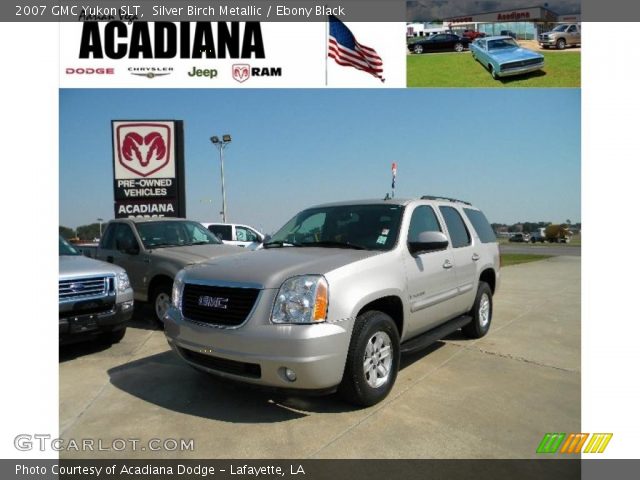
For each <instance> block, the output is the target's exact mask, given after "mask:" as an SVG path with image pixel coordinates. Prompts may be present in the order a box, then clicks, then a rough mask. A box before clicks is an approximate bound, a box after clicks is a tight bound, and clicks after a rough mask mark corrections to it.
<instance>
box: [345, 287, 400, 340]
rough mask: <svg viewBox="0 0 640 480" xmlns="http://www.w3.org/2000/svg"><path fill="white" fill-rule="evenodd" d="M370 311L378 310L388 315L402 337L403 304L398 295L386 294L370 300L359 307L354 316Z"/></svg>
mask: <svg viewBox="0 0 640 480" xmlns="http://www.w3.org/2000/svg"><path fill="white" fill-rule="evenodd" d="M370 311H378V312H382V313H386V314H387V315H389V317H391V319H392V320H393V322H394V323H395V324H396V327H397V328H398V334H399V336H400V338H402V333H403V331H404V304H403V303H402V299H401V298H400V297H399V296H397V295H386V296H382V297H379V298H377V299H374V300H370V301H369V302H368V303H366V304H364V305H362V306H361V307H359V309H358V311H357V313H356V318H357V317H358V316H360V315H362V314H364V313H366V312H370Z"/></svg>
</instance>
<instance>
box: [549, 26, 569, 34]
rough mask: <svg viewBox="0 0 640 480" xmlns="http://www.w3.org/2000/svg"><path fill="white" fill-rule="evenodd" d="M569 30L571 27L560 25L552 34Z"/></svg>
mask: <svg viewBox="0 0 640 480" xmlns="http://www.w3.org/2000/svg"><path fill="white" fill-rule="evenodd" d="M567 28H569V25H558V26H557V27H556V28H554V29H553V30H551V31H552V32H564V31H565V30H566V29H567Z"/></svg>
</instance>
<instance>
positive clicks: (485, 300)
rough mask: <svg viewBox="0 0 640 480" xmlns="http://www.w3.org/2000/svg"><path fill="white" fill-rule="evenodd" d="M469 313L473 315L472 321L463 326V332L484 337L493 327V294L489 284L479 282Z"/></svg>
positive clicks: (469, 335)
mask: <svg viewBox="0 0 640 480" xmlns="http://www.w3.org/2000/svg"><path fill="white" fill-rule="evenodd" d="M469 315H471V317H472V320H471V323H469V324H467V325H465V326H464V327H462V333H464V334H465V335H466V336H467V337H470V338H482V337H484V336H485V335H486V334H487V332H488V331H489V328H490V327H491V318H492V316H493V295H492V294H491V287H490V286H489V284H487V283H485V282H478V292H477V293H476V299H475V301H474V302H473V308H472V309H471V311H470V312H469Z"/></svg>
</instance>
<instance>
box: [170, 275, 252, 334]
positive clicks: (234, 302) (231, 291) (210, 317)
mask: <svg viewBox="0 0 640 480" xmlns="http://www.w3.org/2000/svg"><path fill="white" fill-rule="evenodd" d="M259 293H260V290H258V289H257V288H235V287H214V286H209V285H195V284H191V283H187V284H185V286H184V291H183V294H182V314H183V315H184V316H185V317H186V318H188V319H189V320H193V321H196V322H202V323H207V324H210V325H223V326H237V325H240V324H241V323H242V322H244V321H245V320H246V318H247V316H248V315H249V313H250V312H251V310H252V309H253V306H254V304H255V303H256V300H257V298H258V294H259Z"/></svg>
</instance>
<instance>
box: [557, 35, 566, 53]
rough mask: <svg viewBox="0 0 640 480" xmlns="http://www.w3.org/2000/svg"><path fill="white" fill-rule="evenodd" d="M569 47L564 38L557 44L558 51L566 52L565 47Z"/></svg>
mask: <svg viewBox="0 0 640 480" xmlns="http://www.w3.org/2000/svg"><path fill="white" fill-rule="evenodd" d="M566 46H567V42H566V41H565V39H564V38H560V39H559V40H558V41H557V42H556V48H557V49H558V50H564V49H565V47H566Z"/></svg>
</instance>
